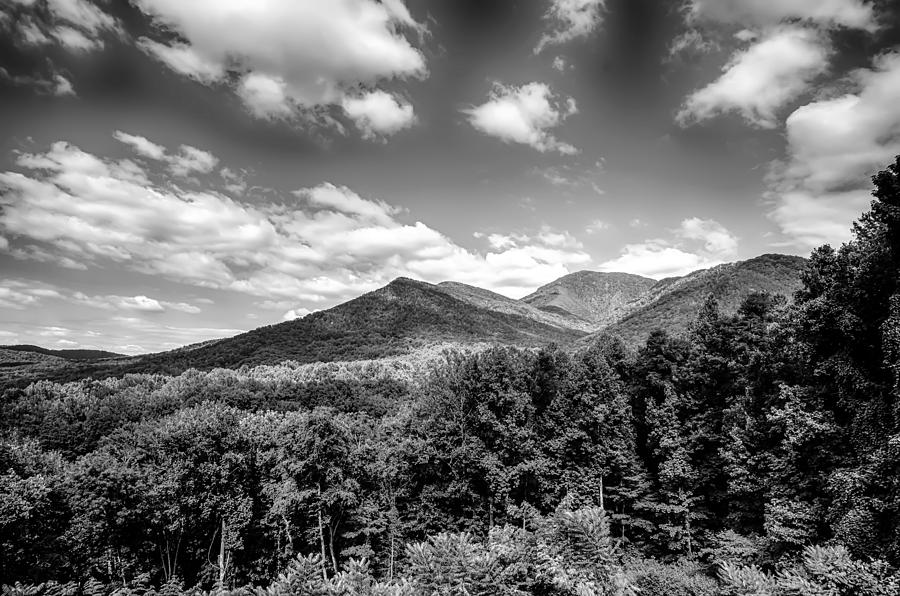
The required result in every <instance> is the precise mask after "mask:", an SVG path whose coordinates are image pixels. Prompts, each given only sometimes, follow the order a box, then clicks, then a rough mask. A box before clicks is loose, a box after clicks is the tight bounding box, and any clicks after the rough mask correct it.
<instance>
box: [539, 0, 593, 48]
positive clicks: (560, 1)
mask: <svg viewBox="0 0 900 596" xmlns="http://www.w3.org/2000/svg"><path fill="white" fill-rule="evenodd" d="M605 8H606V0H551V1H550V9H549V10H548V11H547V16H546V18H547V20H550V21H552V22H553V24H554V29H553V30H552V31H551V32H549V33H546V34H544V35H543V36H542V37H541V39H540V41H538V44H537V46H536V47H535V48H534V53H535V54H539V53H541V52H542V51H543V50H544V48H546V47H547V46H549V45H557V44H562V43H566V42H568V41H571V40H573V39H577V38H579V37H586V36H588V35H590V34H591V32H593V31H594V30H595V29H596V28H597V27H598V26H600V24H601V23H602V21H603V10H604V9H605Z"/></svg>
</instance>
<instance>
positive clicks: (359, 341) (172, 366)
mask: <svg viewBox="0 0 900 596" xmlns="http://www.w3.org/2000/svg"><path fill="white" fill-rule="evenodd" d="M805 264H806V260H805V259H803V258H800V257H792V256H786V255H776V254H770V255H762V256H760V257H757V258H755V259H750V260H748V261H741V262H737V263H730V264H727V265H720V266H718V267H713V268H711V269H706V270H702V271H696V272H694V273H691V274H690V275H686V276H684V277H673V278H668V279H663V280H660V281H654V280H651V279H648V278H645V277H641V276H638V275H629V274H625V273H597V272H593V271H581V272H578V273H573V274H570V275H566V276H565V277H562V278H560V279H558V280H556V281H554V282H552V283H549V284H547V285H545V286H543V287H541V288H539V289H538V290H537V291H535V292H534V293H533V294H531V295H529V296H526V297H525V298H523V299H522V300H513V299H511V298H507V297H505V296H501V295H500V294H496V293H494V292H491V291H488V290H484V289H482V288H476V287H473V286H469V285H465V284H461V283H457V282H443V283H441V284H437V285H433V284H429V283H425V282H421V281H414V280H411V279H406V278H399V279H396V280H394V281H393V282H391V283H390V284H388V285H386V286H385V287H383V288H380V289H378V290H375V291H373V292H369V293H368V294H364V295H362V296H359V297H358V298H355V299H353V300H350V301H348V302H345V303H343V304H339V305H337V306H335V307H333V308H331V309H328V310H325V311H320V312H316V313H313V314H310V315H308V316H306V317H304V318H302V319H297V320H294V321H288V322H286V323H279V324H277V325H269V326H266V327H260V328H258V329H254V330H252V331H249V332H247V333H242V334H240V335H237V336H234V337H230V338H225V339H219V340H213V341H208V342H202V343H198V344H193V345H190V346H185V347H182V348H178V349H175V350H171V351H168V352H160V353H157V354H147V355H142V356H134V357H126V356H120V355H118V354H114V353H112V352H102V351H95V350H47V349H44V348H39V347H37V346H6V347H3V348H0V380H4V379H7V380H8V379H18V381H19V382H26V381H27V380H28V379H36V378H54V379H56V380H70V379H76V378H82V377H87V376H94V377H104V376H121V375H123V374H125V373H129V372H151V373H170V374H171V373H180V372H182V371H184V370H186V369H188V368H199V369H211V368H216V367H222V368H235V367H239V366H243V365H251V366H252V365H258V364H277V363H280V362H283V361H286V360H294V361H297V362H300V363H312V362H334V361H359V360H370V359H379V358H386V357H393V356H403V355H409V354H422V353H425V352H427V351H429V350H430V351H432V352H433V351H434V350H436V349H440V348H441V347H442V346H473V347H477V346H479V345H488V344H497V343H499V344H506V345H516V346H528V347H530V346H540V345H546V344H549V343H557V344H560V345H563V346H570V347H578V346H583V345H586V344H587V343H588V342H590V340H591V339H592V338H593V337H595V336H596V334H597V333H610V334H616V335H620V336H621V337H622V338H623V339H624V340H625V341H626V342H627V343H629V344H631V345H636V344H639V343H640V342H641V341H643V340H644V339H645V338H646V336H647V335H649V334H650V332H651V331H652V330H654V329H656V328H661V329H665V330H667V331H669V332H671V333H680V332H683V331H685V330H686V329H687V328H688V325H689V324H690V323H691V321H693V320H694V319H695V318H696V315H697V311H698V309H699V308H700V306H701V304H702V303H703V301H704V300H705V298H706V296H707V295H708V294H710V293H712V294H714V295H715V296H716V298H718V300H719V303H720V305H721V308H722V310H723V312H726V313H731V312H734V311H735V310H737V308H738V306H739V305H740V303H741V301H742V300H743V299H744V297H745V296H746V295H747V294H749V293H750V292H753V291H767V292H773V293H779V294H783V295H785V296H788V297H790V296H792V295H793V293H794V292H795V291H796V290H797V289H798V288H799V287H800V273H801V271H802V270H803V268H804V266H805Z"/></svg>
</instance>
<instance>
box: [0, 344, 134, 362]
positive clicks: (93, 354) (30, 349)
mask: <svg viewBox="0 0 900 596" xmlns="http://www.w3.org/2000/svg"><path fill="white" fill-rule="evenodd" d="M0 349H3V350H9V351H14V352H23V353H25V354H41V355H43V356H53V357H56V358H64V359H66V360H102V359H104V358H122V357H123V355H122V354H117V353H115V352H107V351H106V350H50V349H48V348H42V347H40V346H32V345H15V346H0ZM29 357H31V358H36V357H34V356H29Z"/></svg>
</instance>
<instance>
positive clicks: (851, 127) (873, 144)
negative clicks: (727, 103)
mask: <svg viewBox="0 0 900 596" xmlns="http://www.w3.org/2000/svg"><path fill="white" fill-rule="evenodd" d="M850 80H851V81H852V83H853V85H854V86H855V87H856V92H855V93H848V94H845V95H841V96H837V97H832V98H829V99H820V100H817V101H813V102H811V103H809V104H806V105H804V106H801V107H799V108H797V110H795V111H794V113H793V114H791V115H790V116H789V117H788V119H787V121H786V132H787V139H788V149H787V153H788V159H787V161H786V162H785V163H784V164H780V165H779V167H777V168H775V169H774V171H773V173H772V176H771V180H770V182H771V183H772V192H771V193H770V194H769V198H770V199H771V200H772V201H774V203H775V206H774V208H773V210H772V212H771V214H770V215H771V217H772V218H773V219H774V221H775V222H776V223H777V224H778V225H779V226H780V227H781V229H782V231H783V232H784V233H785V234H786V235H787V236H788V238H790V239H792V241H793V242H794V243H796V244H797V245H798V246H801V247H803V248H810V247H813V246H817V245H819V244H823V243H826V242H827V243H840V242H843V241H844V240H847V239H849V236H850V224H851V222H852V221H853V220H854V219H856V217H858V216H859V214H860V212H861V211H863V210H864V209H865V208H866V207H867V205H868V202H869V201H870V200H871V199H870V197H869V193H868V188H869V187H870V186H871V183H870V176H871V175H872V174H874V173H875V172H877V171H878V170H880V169H881V168H883V167H884V166H886V165H888V163H890V162H891V161H892V160H893V157H894V156H895V155H897V154H900V102H898V101H897V98H898V97H900V53H891V54H886V55H883V56H881V57H879V58H877V59H876V60H875V64H874V67H873V68H871V69H860V70H857V71H856V72H854V73H853V74H852V75H851V77H850Z"/></svg>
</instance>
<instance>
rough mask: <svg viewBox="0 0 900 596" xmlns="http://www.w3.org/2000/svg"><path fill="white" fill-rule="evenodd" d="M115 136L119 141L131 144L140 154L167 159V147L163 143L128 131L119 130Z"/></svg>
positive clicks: (157, 158) (151, 157) (160, 159)
mask: <svg viewBox="0 0 900 596" xmlns="http://www.w3.org/2000/svg"><path fill="white" fill-rule="evenodd" d="M113 138H114V139H116V140H117V141H121V142H122V143H125V144H126V145H130V146H131V147H132V148H133V149H134V150H135V152H136V153H137V154H138V155H143V156H144V157H149V158H150V159H156V160H159V161H162V160H164V159H166V148H165V147H163V146H162V145H157V144H156V143H154V142H152V141H149V140H147V139H146V138H145V137H141V136H138V135H132V134H128V133H126V132H122V131H121V130H117V131H116V132H114V133H113Z"/></svg>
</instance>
